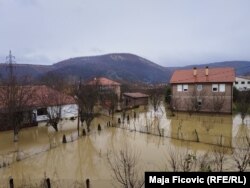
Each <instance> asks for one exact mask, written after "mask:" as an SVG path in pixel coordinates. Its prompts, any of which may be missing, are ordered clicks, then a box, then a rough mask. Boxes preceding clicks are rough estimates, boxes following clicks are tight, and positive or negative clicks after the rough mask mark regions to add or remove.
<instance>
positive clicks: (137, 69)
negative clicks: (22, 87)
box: [0, 53, 250, 84]
mask: <svg viewBox="0 0 250 188" xmlns="http://www.w3.org/2000/svg"><path fill="white" fill-rule="evenodd" d="M206 66H209V67H234V68H235V70H236V75H250V61H225V62H216V63H208V64H200V65H188V66H185V67H163V66H160V65H157V64H155V63H153V62H151V61H149V60H147V59H145V58H142V57H140V56H137V55H133V54H128V53H113V54H106V55H100V56H89V57H76V58H70V59H66V60H63V61H60V62H58V63H55V64H53V65H30V64H14V67H15V68H14V70H15V73H16V75H18V76H24V75H29V76H31V77H33V78H34V79H39V78H40V77H42V76H44V75H46V74H47V73H49V74H61V75H63V76H64V77H66V78H75V79H79V78H80V77H81V78H82V79H90V78H93V77H100V76H104V77H107V78H110V79H114V80H118V81H121V82H126V81H128V82H137V83H138V82H141V83H152V84H153V83H166V82H168V81H169V80H170V77H171V75H172V73H173V72H174V71H175V70H177V69H183V68H185V69H186V68H190V69H191V68H193V67H197V68H200V67H203V68H204V67H206ZM5 76H6V64H0V77H5Z"/></svg>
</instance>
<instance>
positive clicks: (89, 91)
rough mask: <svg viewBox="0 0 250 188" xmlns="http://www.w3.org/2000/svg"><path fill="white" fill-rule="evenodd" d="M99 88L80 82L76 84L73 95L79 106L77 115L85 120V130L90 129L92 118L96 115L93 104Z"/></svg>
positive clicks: (97, 97)
mask: <svg viewBox="0 0 250 188" xmlns="http://www.w3.org/2000/svg"><path fill="white" fill-rule="evenodd" d="M98 92H99V90H98V87H97V86H96V85H86V84H82V83H81V81H80V83H79V84H78V85H77V86H76V89H75V96H76V100H77V104H78V108H79V116H80V118H81V119H82V120H84V121H85V122H86V125H87V130H88V132H89V131H90V124H91V122H92V120H93V119H94V118H95V117H96V116H97V115H98V113H97V112H96V111H95V106H96V104H97V102H98V99H99V94H98Z"/></svg>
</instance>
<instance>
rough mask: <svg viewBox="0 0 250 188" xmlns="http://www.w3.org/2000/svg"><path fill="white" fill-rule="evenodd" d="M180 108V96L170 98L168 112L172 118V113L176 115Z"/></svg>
mask: <svg viewBox="0 0 250 188" xmlns="http://www.w3.org/2000/svg"><path fill="white" fill-rule="evenodd" d="M180 106H181V98H180V96H176V97H172V98H171V104H170V111H171V113H172V115H173V116H174V115H175V114H174V112H176V113H177V115H178V112H179V111H180Z"/></svg>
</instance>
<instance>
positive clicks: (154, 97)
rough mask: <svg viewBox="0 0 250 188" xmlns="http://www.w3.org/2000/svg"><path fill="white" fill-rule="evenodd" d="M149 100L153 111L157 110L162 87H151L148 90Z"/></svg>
mask: <svg viewBox="0 0 250 188" xmlns="http://www.w3.org/2000/svg"><path fill="white" fill-rule="evenodd" d="M149 95H150V102H151V104H152V106H153V108H154V112H156V111H158V108H159V106H160V104H161V102H162V96H163V91H162V88H156V87H155V88H153V89H150V90H149Z"/></svg>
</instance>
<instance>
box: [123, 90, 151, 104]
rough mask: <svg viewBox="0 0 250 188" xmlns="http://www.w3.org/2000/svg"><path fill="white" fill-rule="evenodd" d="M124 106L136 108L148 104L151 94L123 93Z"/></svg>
mask: <svg viewBox="0 0 250 188" xmlns="http://www.w3.org/2000/svg"><path fill="white" fill-rule="evenodd" d="M122 97H123V107H125V108H134V107H138V106H140V105H147V104H148V98H149V95H146V94H144V93H139V92H135V93H123V94H122Z"/></svg>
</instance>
